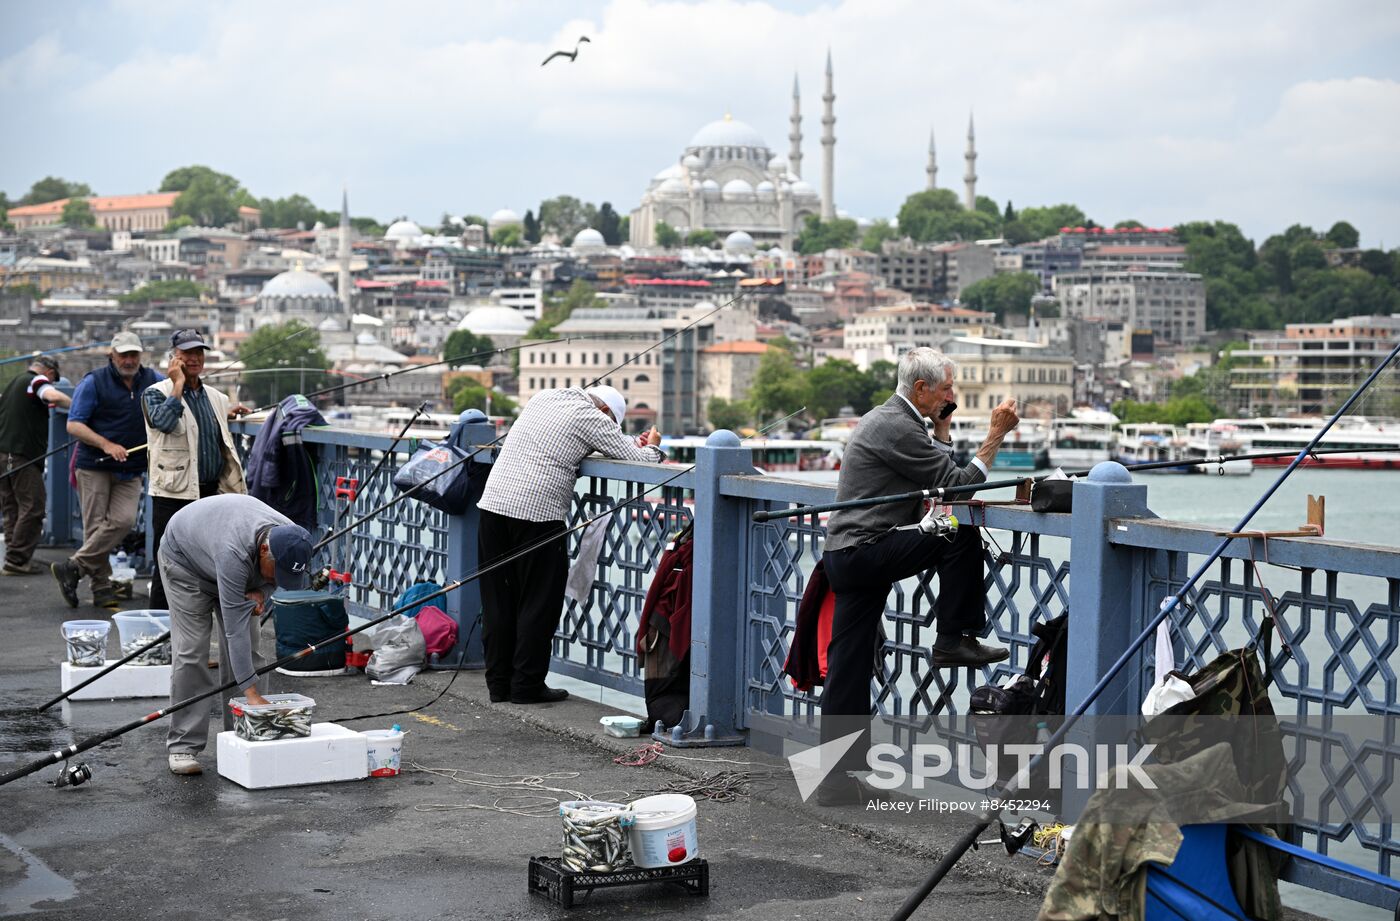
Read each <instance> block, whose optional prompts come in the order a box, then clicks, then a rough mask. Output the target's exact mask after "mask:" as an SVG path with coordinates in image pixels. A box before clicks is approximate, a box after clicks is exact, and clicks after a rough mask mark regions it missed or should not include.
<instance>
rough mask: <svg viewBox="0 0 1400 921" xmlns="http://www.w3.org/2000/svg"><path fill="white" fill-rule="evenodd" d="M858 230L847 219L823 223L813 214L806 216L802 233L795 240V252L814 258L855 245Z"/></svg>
mask: <svg viewBox="0 0 1400 921" xmlns="http://www.w3.org/2000/svg"><path fill="white" fill-rule="evenodd" d="M859 235H860V228H859V226H858V225H857V224H856V222H855V221H853V220H851V219H849V218H843V217H838V218H834V219H832V220H830V221H823V220H822V219H821V218H819V217H817V216H816V215H814V214H809V215H807V219H806V220H805V221H804V222H803V225H802V233H801V234H800V235H799V236H798V238H797V251H798V252H799V253H801V254H802V255H804V256H814V255H816V254H818V253H824V252H826V251H827V250H829V249H844V248H845V247H847V246H850V245H851V244H852V243H855V241H856V237H858V236H859Z"/></svg>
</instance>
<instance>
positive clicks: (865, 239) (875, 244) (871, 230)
mask: <svg viewBox="0 0 1400 921" xmlns="http://www.w3.org/2000/svg"><path fill="white" fill-rule="evenodd" d="M898 239H899V231H898V230H897V229H895V227H894V226H893V225H891V224H890V222H889V221H886V220H884V219H881V220H878V221H875V222H874V223H873V224H871V225H870V226H869V227H867V228H866V229H865V235H864V236H862V237H861V238H860V248H861V249H863V250H865V251H866V252H867V253H878V252H879V251H880V244H881V243H884V242H885V241H886V240H898Z"/></svg>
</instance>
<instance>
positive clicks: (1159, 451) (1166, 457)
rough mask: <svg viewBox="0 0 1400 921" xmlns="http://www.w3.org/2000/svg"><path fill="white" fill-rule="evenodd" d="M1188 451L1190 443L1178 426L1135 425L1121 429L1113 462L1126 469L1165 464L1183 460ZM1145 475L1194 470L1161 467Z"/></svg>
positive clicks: (1146, 471) (1150, 423)
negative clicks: (1142, 465)
mask: <svg viewBox="0 0 1400 921" xmlns="http://www.w3.org/2000/svg"><path fill="white" fill-rule="evenodd" d="M1185 449H1186V440H1185V439H1184V438H1183V437H1182V436H1181V433H1180V432H1179V431H1178V430H1177V428H1176V426H1174V425H1163V424H1161V423H1157V422H1141V423H1133V424H1130V425H1125V426H1123V427H1122V428H1120V429H1119V430H1118V439H1117V441H1116V442H1115V443H1114V446H1113V459H1114V460H1116V461H1117V462H1118V463H1120V464H1122V465H1123V466H1125V467H1130V466H1132V465H1133V464H1155V463H1160V462H1161V461H1174V460H1181V459H1182V457H1183V455H1184V452H1185ZM1141 472H1142V473H1190V472H1191V468H1190V467H1186V466H1181V467H1159V468H1157V469H1156V470H1143V471H1141Z"/></svg>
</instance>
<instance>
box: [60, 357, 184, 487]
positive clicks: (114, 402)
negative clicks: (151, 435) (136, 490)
mask: <svg viewBox="0 0 1400 921" xmlns="http://www.w3.org/2000/svg"><path fill="white" fill-rule="evenodd" d="M163 380H165V375H164V374H161V373H160V372H159V371H157V370H155V369H154V368H148V367H146V366H145V365H142V366H141V369H140V370H138V371H137V372H136V378H135V380H133V381H132V382H131V386H130V387H128V386H127V385H126V382H125V381H123V380H122V376H121V375H120V374H119V373H117V368H116V365H114V364H112V362H111V361H110V360H109V361H108V362H107V366H106V367H105V368H94V369H93V370H92V371H89V372H88V373H87V375H86V376H85V377H84V378H83V379H82V380H81V381H79V382H78V388H77V389H76V390H74V391H73V405H72V406H71V407H70V408H69V410H68V421H69V422H81V423H83V424H85V425H86V426H87V427H88V428H90V429H92V430H93V431H94V432H96V433H97V434H99V435H101V436H102V437H103V438H106V439H108V440H109V441H115V442H116V443H117V444H119V445H121V446H122V447H124V448H134V447H136V446H138V445H143V444H145V443H146V418H145V416H143V415H142V414H141V394H142V393H144V392H145V390H146V388H147V387H149V386H151V385H152V384H154V383H157V382H158V381H163ZM78 469H80V470H102V471H105V472H107V473H122V474H126V475H127V476H132V475H139V474H141V473H144V472H145V470H146V452H145V451H138V452H136V453H135V454H132V455H130V456H129V457H127V459H126V461H125V462H124V463H120V464H119V463H117V462H116V461H114V460H111V459H109V458H108V457H107V455H106V454H103V453H102V452H101V451H99V450H98V449H97V448H94V447H92V446H91V445H86V444H81V443H80V444H79V445H78Z"/></svg>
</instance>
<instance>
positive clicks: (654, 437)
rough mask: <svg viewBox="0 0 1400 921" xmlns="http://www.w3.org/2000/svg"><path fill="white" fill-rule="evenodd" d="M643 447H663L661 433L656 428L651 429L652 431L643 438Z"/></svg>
mask: <svg viewBox="0 0 1400 921" xmlns="http://www.w3.org/2000/svg"><path fill="white" fill-rule="evenodd" d="M642 438H643V441H642V447H644V448H646V447H651V448H655V447H659V446H660V445H661V433H660V432H658V431H657V430H656V426H654V425H653V426H652V427H651V431H650V432H647V433H646V434H645V435H643V436H642Z"/></svg>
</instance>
